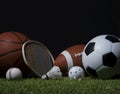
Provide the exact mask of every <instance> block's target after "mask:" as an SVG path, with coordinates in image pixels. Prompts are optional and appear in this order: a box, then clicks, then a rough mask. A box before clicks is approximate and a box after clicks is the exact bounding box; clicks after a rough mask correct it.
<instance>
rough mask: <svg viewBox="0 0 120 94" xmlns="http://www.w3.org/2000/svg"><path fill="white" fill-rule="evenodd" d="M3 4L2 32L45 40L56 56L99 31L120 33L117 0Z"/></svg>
mask: <svg viewBox="0 0 120 94" xmlns="http://www.w3.org/2000/svg"><path fill="white" fill-rule="evenodd" d="M1 5H2V6H1V7H0V32H5V31H11V30H13V31H18V32H21V33H24V34H26V35H27V36H29V37H30V39H32V40H37V41H40V42H42V43H43V44H45V45H46V46H47V47H48V49H49V50H50V51H51V52H52V54H53V56H54V57H56V56H57V55H58V54H59V53H60V52H61V51H63V50H64V49H66V48H68V47H70V46H72V45H75V44H86V43H87V42H88V41H89V40H90V39H91V38H93V37H95V36H96V35H100V34H114V35H116V36H118V37H120V16H119V12H120V10H119V3H118V2H117V1H115V0H109V1H107V0H100V1H97V0H96V1H95V0H87V1H86V0H83V1H79V2H73V1H72V0H68V1H66V0H65V1H57V0H56V1H51V0H49V1H39V2H35V1H34V2H33V1H29V2H28V1H26V2H18V1H17V2H11V1H9V2H8V1H7V2H3V3H1Z"/></svg>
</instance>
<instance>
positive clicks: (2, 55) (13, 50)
mask: <svg viewBox="0 0 120 94" xmlns="http://www.w3.org/2000/svg"><path fill="white" fill-rule="evenodd" d="M21 50H22V49H17V50H12V51H9V52H7V53H3V54H1V55H0V57H2V56H4V55H7V54H10V53H13V52H17V51H21Z"/></svg>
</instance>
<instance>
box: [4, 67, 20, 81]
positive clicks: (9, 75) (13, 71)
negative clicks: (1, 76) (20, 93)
mask: <svg viewBox="0 0 120 94" xmlns="http://www.w3.org/2000/svg"><path fill="white" fill-rule="evenodd" d="M21 78H22V72H21V70H20V69H19V68H10V69H8V70H7V72H6V79H9V80H12V79H21Z"/></svg>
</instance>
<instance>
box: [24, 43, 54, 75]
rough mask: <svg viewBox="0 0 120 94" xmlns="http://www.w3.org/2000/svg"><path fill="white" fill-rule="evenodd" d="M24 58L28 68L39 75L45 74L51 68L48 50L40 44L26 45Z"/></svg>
mask: <svg viewBox="0 0 120 94" xmlns="http://www.w3.org/2000/svg"><path fill="white" fill-rule="evenodd" d="M25 56H26V60H27V62H29V66H31V68H32V69H33V71H35V72H37V73H38V74H39V75H42V74H45V73H46V72H48V71H49V69H50V68H51V67H52V64H51V62H53V61H52V59H51V56H50V55H49V54H48V50H47V49H45V47H42V45H40V44H34V43H31V44H28V45H26V47H25Z"/></svg>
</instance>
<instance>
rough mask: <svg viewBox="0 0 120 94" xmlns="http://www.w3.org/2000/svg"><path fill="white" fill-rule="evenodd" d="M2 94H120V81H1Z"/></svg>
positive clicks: (87, 79)
mask: <svg viewBox="0 0 120 94" xmlns="http://www.w3.org/2000/svg"><path fill="white" fill-rule="evenodd" d="M0 94H120V80H95V79H91V78H85V79H83V80H70V79H69V78H62V79H60V80H41V79H39V78H29V79H22V80H6V79H3V78H1V79H0Z"/></svg>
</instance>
